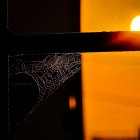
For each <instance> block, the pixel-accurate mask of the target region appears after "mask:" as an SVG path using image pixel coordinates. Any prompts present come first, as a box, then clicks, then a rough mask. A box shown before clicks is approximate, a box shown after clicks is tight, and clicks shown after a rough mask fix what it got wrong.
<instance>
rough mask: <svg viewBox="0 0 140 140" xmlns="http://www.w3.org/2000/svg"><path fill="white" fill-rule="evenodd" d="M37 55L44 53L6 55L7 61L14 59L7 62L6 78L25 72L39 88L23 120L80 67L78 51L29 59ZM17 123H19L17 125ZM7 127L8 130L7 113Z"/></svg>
mask: <svg viewBox="0 0 140 140" xmlns="http://www.w3.org/2000/svg"><path fill="white" fill-rule="evenodd" d="M38 56H42V57H44V54H43V55H42V54H39V55H35V54H30V55H25V54H20V55H15V56H8V63H9V61H10V60H11V59H12V60H14V61H12V63H9V64H8V65H9V67H8V80H9V78H10V77H12V76H13V75H18V74H27V75H29V76H31V77H32V78H33V80H34V81H35V82H36V84H37V86H38V89H39V98H38V101H37V103H36V104H35V105H34V107H33V108H32V110H31V111H30V112H29V113H28V114H27V116H26V117H25V119H24V121H25V120H26V118H27V117H28V116H29V115H30V114H31V113H32V112H33V111H34V110H35V109H36V108H37V107H38V105H39V104H40V103H41V102H43V101H44V100H46V99H47V98H48V97H49V96H50V95H51V94H52V93H54V91H55V90H56V89H57V88H59V87H60V86H61V85H62V84H63V83H64V82H65V81H66V80H68V79H69V78H70V77H72V76H73V75H74V74H75V73H77V72H78V71H79V70H80V68H81V56H80V53H50V54H45V57H44V58H42V59H41V60H30V59H29V58H31V59H38ZM25 58H26V59H25ZM8 93H9V91H8ZM8 103H9V98H8ZM8 112H9V104H8ZM19 124H20V123H18V124H17V125H19ZM8 128H9V130H10V121H9V114H8Z"/></svg>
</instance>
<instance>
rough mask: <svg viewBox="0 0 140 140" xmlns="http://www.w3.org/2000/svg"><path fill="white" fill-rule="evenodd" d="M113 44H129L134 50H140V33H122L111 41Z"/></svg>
mask: <svg viewBox="0 0 140 140" xmlns="http://www.w3.org/2000/svg"><path fill="white" fill-rule="evenodd" d="M111 43H112V45H113V44H118V45H119V44H127V45H131V46H133V47H134V48H140V32H131V33H130V32H129V33H128V32H120V33H118V34H117V36H113V37H112V40H111Z"/></svg>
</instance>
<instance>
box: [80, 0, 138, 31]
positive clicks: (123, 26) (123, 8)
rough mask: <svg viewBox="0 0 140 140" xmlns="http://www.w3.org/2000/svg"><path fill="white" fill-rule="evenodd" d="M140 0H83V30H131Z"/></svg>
mask: <svg viewBox="0 0 140 140" xmlns="http://www.w3.org/2000/svg"><path fill="white" fill-rule="evenodd" d="M139 13H140V0H81V17H80V19H81V32H100V31H130V23H131V21H132V19H133V18H134V17H135V16H136V15H139Z"/></svg>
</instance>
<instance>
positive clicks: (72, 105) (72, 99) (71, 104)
mask: <svg viewBox="0 0 140 140" xmlns="http://www.w3.org/2000/svg"><path fill="white" fill-rule="evenodd" d="M69 108H70V110H75V109H76V98H75V97H74V96H70V97H69Z"/></svg>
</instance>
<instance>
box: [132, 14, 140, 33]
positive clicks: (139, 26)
mask: <svg viewBox="0 0 140 140" xmlns="http://www.w3.org/2000/svg"><path fill="white" fill-rule="evenodd" d="M131 31H140V16H136V17H135V18H134V19H133V20H132V23H131Z"/></svg>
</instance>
